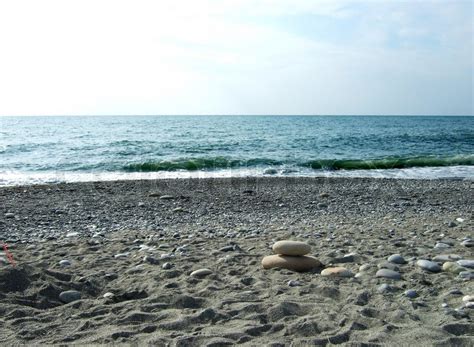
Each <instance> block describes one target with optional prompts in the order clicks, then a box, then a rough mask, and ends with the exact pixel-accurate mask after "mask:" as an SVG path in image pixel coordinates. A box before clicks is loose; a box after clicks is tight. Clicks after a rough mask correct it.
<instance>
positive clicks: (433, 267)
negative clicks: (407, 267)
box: [416, 259, 441, 272]
mask: <svg viewBox="0 0 474 347" xmlns="http://www.w3.org/2000/svg"><path fill="white" fill-rule="evenodd" d="M416 265H417V266H418V267H421V268H422V269H423V270H426V271H429V272H440V271H441V267H440V266H439V265H438V263H435V262H434V261H429V260H425V259H420V260H418V261H417V262H416Z"/></svg>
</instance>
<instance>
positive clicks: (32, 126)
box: [0, 116, 474, 186]
mask: <svg viewBox="0 0 474 347" xmlns="http://www.w3.org/2000/svg"><path fill="white" fill-rule="evenodd" d="M249 176H310V177H313V176H322V177H332V176H334V177H341V176H342V177H379V178H381V177H388V178H406V179H420V178H422V179H469V180H473V179H474V117H469V116H466V117H464V116H463V117H461V116H460V117H453V116H126V117H125V116H123V117H122V116H117V117H115V116H107V117H99V116H74V117H73V116H64V117H40V116H38V117H0V186H14V185H31V184H44V183H48V184H51V183H60V182H86V181H109V180H124V179H156V178H158V179H159V178H190V177H195V178H206V177H249Z"/></svg>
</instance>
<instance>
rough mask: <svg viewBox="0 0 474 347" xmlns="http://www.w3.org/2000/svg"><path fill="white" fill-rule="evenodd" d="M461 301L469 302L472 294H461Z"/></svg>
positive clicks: (473, 298)
mask: <svg viewBox="0 0 474 347" xmlns="http://www.w3.org/2000/svg"><path fill="white" fill-rule="evenodd" d="M462 301H463V302H471V301H474V295H465V296H463V298H462Z"/></svg>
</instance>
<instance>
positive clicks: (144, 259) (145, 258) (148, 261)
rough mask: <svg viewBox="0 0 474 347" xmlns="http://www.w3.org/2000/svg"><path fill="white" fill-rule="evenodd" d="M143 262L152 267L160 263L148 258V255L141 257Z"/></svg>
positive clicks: (153, 258)
mask: <svg viewBox="0 0 474 347" xmlns="http://www.w3.org/2000/svg"><path fill="white" fill-rule="evenodd" d="M143 261H144V262H146V263H150V264H153V265H156V264H159V263H160V261H159V260H158V259H156V258H155V257H152V256H149V255H145V256H144V257H143Z"/></svg>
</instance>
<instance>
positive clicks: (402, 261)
mask: <svg viewBox="0 0 474 347" xmlns="http://www.w3.org/2000/svg"><path fill="white" fill-rule="evenodd" d="M387 261H388V262H390V263H395V264H406V260H405V258H403V257H402V256H401V255H400V254H393V255H391V256H390V257H388V259H387Z"/></svg>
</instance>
